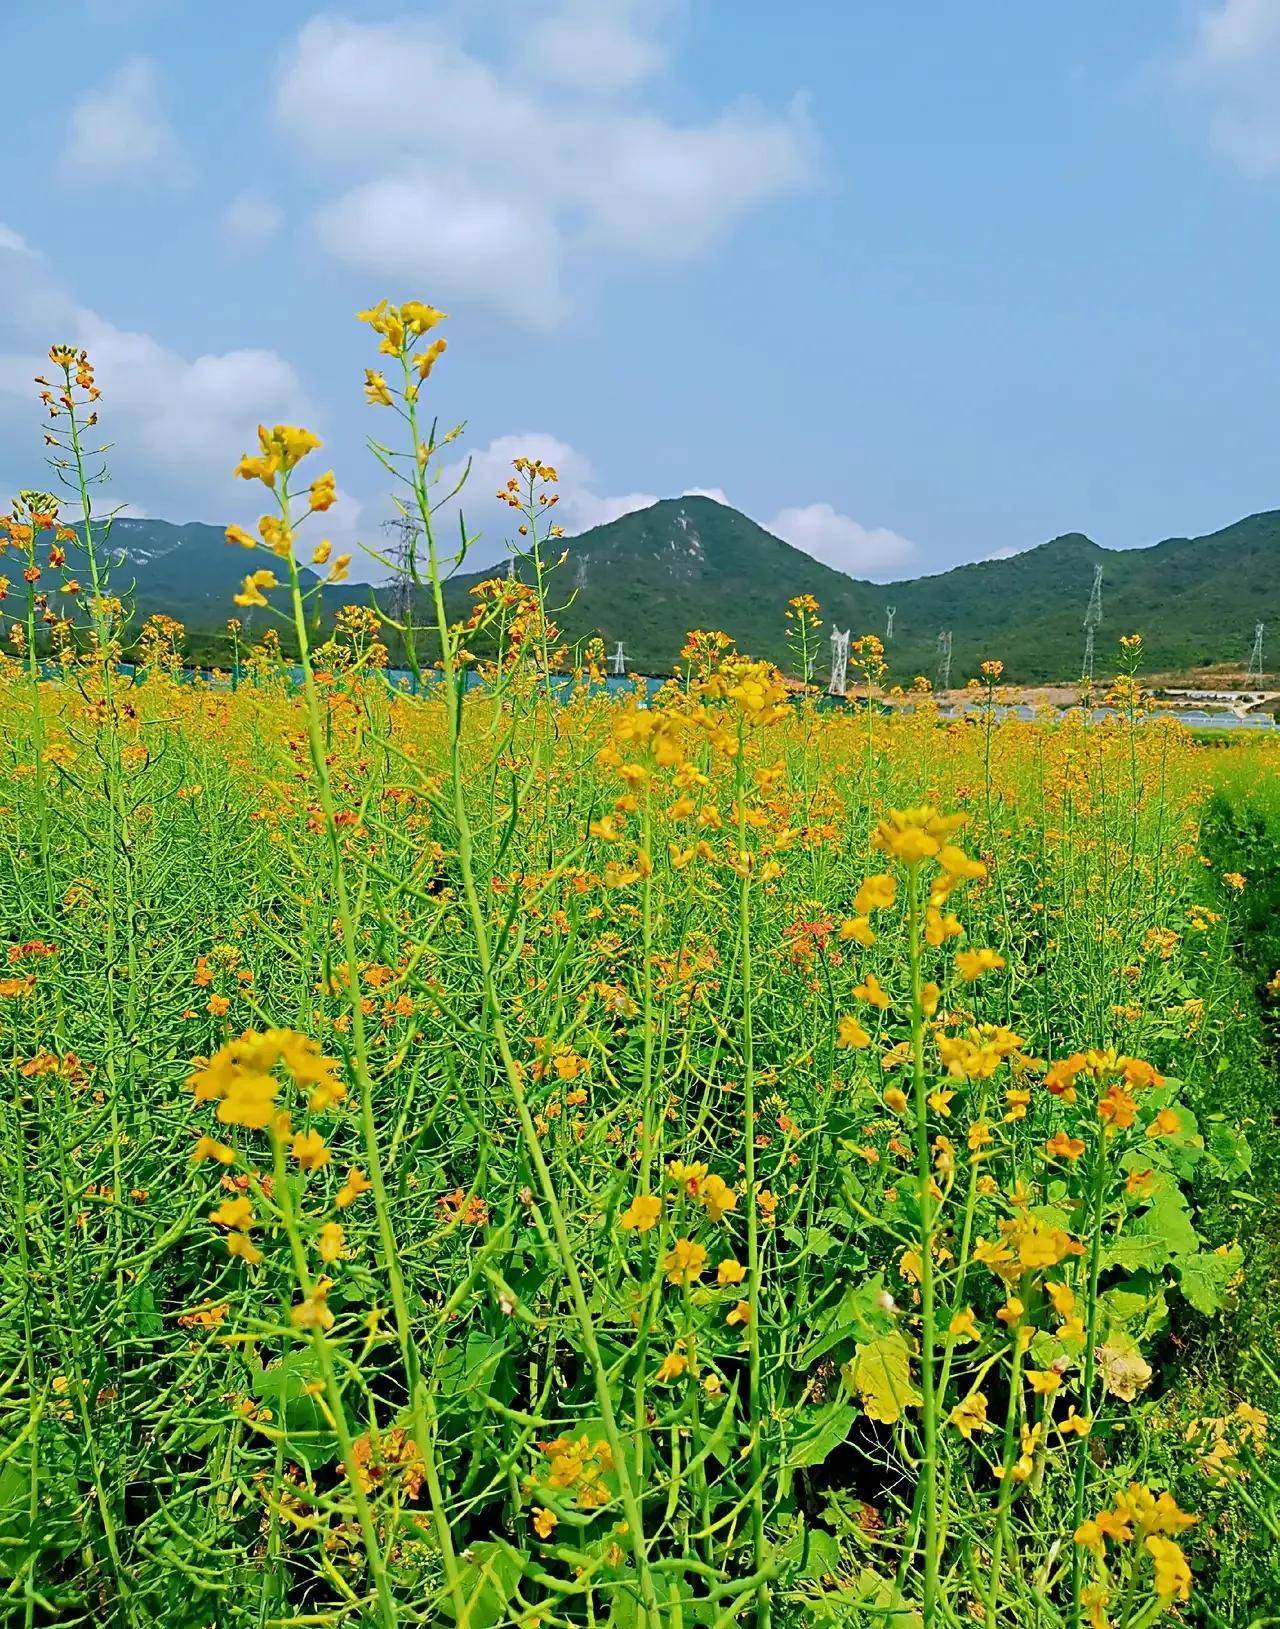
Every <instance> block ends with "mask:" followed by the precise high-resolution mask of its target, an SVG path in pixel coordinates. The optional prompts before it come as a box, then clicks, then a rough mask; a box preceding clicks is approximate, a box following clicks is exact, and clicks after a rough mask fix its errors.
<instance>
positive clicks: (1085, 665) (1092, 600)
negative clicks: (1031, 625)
mask: <svg viewBox="0 0 1280 1629" xmlns="http://www.w3.org/2000/svg"><path fill="white" fill-rule="evenodd" d="M1101 621H1102V567H1101V566H1095V567H1094V568H1093V587H1092V589H1091V590H1090V592H1089V607H1088V609H1087V610H1086V611H1085V614H1084V660H1083V661H1082V662H1081V664H1080V683H1081V684H1092V683H1093V635H1094V630H1095V629H1096V628H1097V627H1098V625H1099V624H1100V623H1101Z"/></svg>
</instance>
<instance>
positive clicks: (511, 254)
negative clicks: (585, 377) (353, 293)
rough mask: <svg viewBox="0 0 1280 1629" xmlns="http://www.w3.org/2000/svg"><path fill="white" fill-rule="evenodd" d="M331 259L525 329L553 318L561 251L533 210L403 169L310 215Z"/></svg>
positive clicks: (557, 307) (546, 223)
mask: <svg viewBox="0 0 1280 1629" xmlns="http://www.w3.org/2000/svg"><path fill="white" fill-rule="evenodd" d="M315 225H316V231H317V233H318V235H319V238H320V242H321V243H322V244H323V245H324V247H325V248H326V249H327V250H328V251H329V253H330V254H331V255H332V256H333V257H334V259H336V260H340V261H342V262H343V264H345V265H347V266H350V267H352V268H353V269H354V270H356V271H360V272H367V273H368V274H369V276H370V277H372V278H375V279H382V278H394V279H397V280H398V281H399V282H400V283H401V284H403V285H404V286H405V287H408V288H425V289H428V290H441V291H445V293H446V297H448V296H447V291H448V290H451V289H452V290H457V291H465V293H466V296H467V297H470V298H473V299H479V300H483V301H484V302H485V303H486V304H488V305H490V306H492V307H493V308H494V309H496V310H498V311H501V312H502V313H503V315H504V316H506V317H508V318H510V319H511V320H512V321H514V322H517V323H520V324H522V325H523V326H525V327H528V328H533V329H538V328H545V327H547V326H549V325H550V324H551V323H552V322H553V321H554V320H555V318H556V317H557V316H559V314H560V307H561V300H560V292H559V270H560V267H559V261H560V251H559V244H558V241H557V239H556V233H555V229H554V227H553V226H552V225H551V223H550V222H549V221H548V220H547V219H546V217H545V215H543V214H542V213H541V212H540V211H539V210H538V208H537V207H536V204H534V203H525V202H523V201H522V200H521V199H520V198H519V197H513V198H507V197H503V196H501V195H499V194H497V193H487V194H486V193H484V192H481V191H479V190H476V189H475V188H473V187H470V186H468V185H467V184H466V183H460V182H459V181H457V180H450V179H447V178H445V177H442V176H439V175H431V174H429V173H426V172H413V171H409V172H406V173H405V174H402V175H388V176H384V177H382V178H380V179H378V180H374V181H369V182H366V183H365V184H364V185H362V186H358V187H354V188H353V189H352V190H351V191H350V192H347V193H344V194H343V195H342V196H341V197H340V198H338V199H336V200H335V201H334V202H333V203H331V204H328V205H326V206H325V207H324V208H322V209H321V210H320V211H319V212H318V213H317V216H316V221H315Z"/></svg>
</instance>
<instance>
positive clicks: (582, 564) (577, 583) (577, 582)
mask: <svg viewBox="0 0 1280 1629" xmlns="http://www.w3.org/2000/svg"><path fill="white" fill-rule="evenodd" d="M573 586H574V588H585V587H586V586H587V557H586V555H585V554H580V555H579V556H578V563H577V566H576V567H575V568H574V573H573Z"/></svg>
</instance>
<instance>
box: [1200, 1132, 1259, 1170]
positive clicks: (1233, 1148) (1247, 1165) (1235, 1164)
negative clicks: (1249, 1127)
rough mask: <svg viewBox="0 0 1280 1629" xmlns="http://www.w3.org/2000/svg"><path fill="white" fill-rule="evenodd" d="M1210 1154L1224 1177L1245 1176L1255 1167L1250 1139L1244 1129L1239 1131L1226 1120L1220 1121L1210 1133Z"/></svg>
mask: <svg viewBox="0 0 1280 1629" xmlns="http://www.w3.org/2000/svg"><path fill="white" fill-rule="evenodd" d="M1209 1155H1210V1157H1211V1159H1212V1160H1213V1161H1214V1163H1215V1164H1216V1165H1217V1167H1218V1174H1219V1175H1220V1176H1223V1177H1227V1178H1232V1177H1239V1176H1245V1175H1247V1174H1248V1173H1249V1172H1250V1171H1252V1169H1253V1150H1252V1148H1250V1146H1249V1139H1248V1138H1247V1137H1246V1136H1245V1134H1244V1132H1243V1131H1237V1130H1236V1128H1235V1127H1234V1126H1232V1125H1228V1124H1227V1123H1226V1122H1225V1121H1220V1122H1219V1123H1218V1124H1217V1125H1215V1126H1214V1127H1213V1129H1212V1130H1211V1131H1210V1133H1209Z"/></svg>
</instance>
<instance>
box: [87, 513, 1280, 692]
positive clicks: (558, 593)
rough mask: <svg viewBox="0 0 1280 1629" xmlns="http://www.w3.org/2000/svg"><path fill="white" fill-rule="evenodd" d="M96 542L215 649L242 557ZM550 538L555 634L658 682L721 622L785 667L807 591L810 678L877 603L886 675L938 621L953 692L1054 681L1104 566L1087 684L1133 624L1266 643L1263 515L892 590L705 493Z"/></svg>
mask: <svg viewBox="0 0 1280 1629" xmlns="http://www.w3.org/2000/svg"><path fill="white" fill-rule="evenodd" d="M111 545H112V549H113V551H114V552H115V556H116V563H115V566H114V578H115V582H116V585H117V588H118V589H127V588H129V587H130V585H132V593H133V598H134V602H135V604H136V608H137V616H138V619H139V620H141V618H142V617H145V616H147V615H149V614H151V613H152V612H154V611H165V612H167V613H168V614H169V615H170V616H174V617H177V618H178V619H179V620H180V621H182V622H184V623H186V625H187V628H188V630H189V634H190V646H191V649H192V653H193V654H195V655H198V656H201V657H203V658H205V659H208V658H209V657H211V656H212V655H214V654H215V653H216V651H217V650H218V635H219V634H220V632H221V630H222V628H223V627H224V625H225V621H226V618H227V617H228V616H229V615H231V614H232V613H233V612H234V611H235V607H234V606H233V605H232V603H231V596H232V593H233V592H234V591H235V588H236V587H237V585H238V582H239V577H240V576H241V575H242V574H243V572H244V571H245V570H247V569H248V568H249V565H250V564H251V563H257V562H252V560H251V557H250V556H247V555H245V554H243V553H241V552H240V551H239V550H237V549H232V548H229V547H228V546H227V544H226V543H225V542H224V540H223V536H222V532H221V529H220V528H218V527H216V526H206V525H202V524H199V523H193V524H188V525H182V526H177V525H172V524H170V523H169V522H167V521H156V520H134V519H120V520H118V521H117V522H116V524H115V527H114V529H113V531H112V534H111ZM563 546H564V548H565V550H566V554H567V558H566V560H565V562H564V564H563V565H562V566H561V567H560V568H559V569H558V570H557V571H556V572H555V573H554V575H553V578H552V583H553V588H552V593H551V596H550V598H551V602H552V604H553V605H563V606H564V609H563V610H562V611H560V612H559V614H558V615H557V617H556V620H557V621H558V623H559V624H560V626H561V628H562V629H563V631H564V633H565V636H566V637H567V638H569V639H585V638H587V637H590V636H591V635H593V634H597V633H598V634H600V635H601V636H603V638H604V639H605V641H606V643H607V644H608V645H609V647H610V648H612V647H613V645H614V644H615V643H616V642H617V641H618V640H621V641H622V643H623V646H624V648H625V650H626V653H627V658H628V665H629V667H632V668H634V669H636V670H638V671H645V672H656V673H663V672H669V671H670V669H671V667H672V665H673V664H674V662H675V659H676V655H677V652H678V651H679V648H680V645H681V644H682V642H683V639H684V635H685V633H686V632H687V631H688V630H689V629H690V628H721V629H723V630H724V631H725V632H726V633H728V634H731V635H732V636H733V637H734V639H735V640H736V641H737V643H738V645H739V647H740V648H741V649H743V650H747V651H750V652H751V653H752V654H755V655H761V656H769V657H772V658H774V659H775V660H777V661H779V662H785V660H786V654H787V653H786V634H785V629H786V623H785V620H784V615H783V613H784V610H785V607H786V602H787V600H788V599H789V598H791V596H792V595H794V594H802V593H808V594H812V595H813V596H814V597H815V598H816V599H817V600H818V602H819V605H820V607H821V614H822V617H823V623H824V627H823V631H822V644H821V651H820V658H819V673H820V674H821V673H822V672H823V671H824V670H825V667H826V655H827V650H828V646H827V643H826V636H827V635H828V634H829V631H830V626H831V625H832V624H833V623H834V624H835V625H836V626H838V627H841V628H850V629H852V631H853V634H854V637H855V638H856V637H857V636H858V635H859V634H860V633H876V634H878V635H880V637H881V638H884V635H885V625H886V617H887V610H888V607H890V606H893V607H894V608H895V616H894V637H893V640H892V641H891V642H888V643H887V656H888V659H889V663H890V679H891V680H896V681H899V682H903V683H909V682H910V680H911V678H912V677H913V676H914V675H915V674H917V673H924V674H926V675H927V676H929V677H930V678H932V677H933V675H934V671H935V666H936V660H937V657H936V647H937V637H938V634H939V632H940V630H942V629H949V630H950V631H951V634H952V682H953V683H954V684H962V683H963V682H964V680H965V679H966V678H968V677H969V676H971V675H972V674H974V673H976V671H977V668H978V664H979V663H980V662H981V661H982V660H983V659H984V658H986V657H990V656H997V657H999V658H1001V660H1003V662H1004V664H1005V669H1006V675H1007V677H1008V678H1009V679H1010V680H1012V681H1015V682H1023V683H1031V682H1037V681H1046V680H1053V679H1058V680H1064V681H1070V680H1071V679H1072V678H1073V677H1075V676H1076V675H1077V674H1078V672H1079V668H1080V656H1081V648H1082V644H1083V636H1082V633H1081V624H1082V622H1083V618H1084V611H1085V606H1086V604H1087V602H1088V598H1089V590H1090V587H1091V585H1092V581H1093V573H1094V567H1095V566H1096V565H1101V566H1102V569H1103V590H1102V595H1103V622H1102V626H1101V628H1100V629H1099V631H1098V637H1097V649H1098V672H1099V674H1100V675H1102V674H1105V673H1107V672H1109V671H1110V669H1111V666H1112V652H1113V651H1114V648H1115V641H1116V640H1117V639H1118V638H1119V636H1120V635H1121V634H1124V633H1129V632H1133V631H1135V630H1138V631H1141V633H1142V634H1143V636H1144V638H1145V640H1146V647H1147V656H1146V663H1145V665H1146V667H1147V669H1148V670H1149V671H1174V670H1179V671H1181V670H1189V669H1194V668H1196V667H1199V666H1206V665H1209V664H1213V663H1219V662H1229V663H1234V664H1238V665H1241V666H1242V665H1243V663H1244V660H1245V656H1246V654H1247V652H1248V649H1249V645H1250V643H1251V640H1252V636H1253V627H1254V623H1255V622H1257V621H1262V622H1267V623H1270V624H1271V625H1272V626H1273V627H1274V628H1275V629H1276V637H1277V639H1280V570H1278V569H1277V568H1278V567H1280V511H1272V512H1269V513H1266V514H1260V515H1252V516H1250V517H1249V518H1248V519H1246V520H1241V521H1238V522H1236V524H1235V525H1233V526H1228V527H1226V528H1225V529H1224V530H1222V531H1220V532H1215V533H1213V534H1212V535H1211V536H1208V537H1200V538H1169V539H1167V540H1166V541H1165V542H1163V543H1157V544H1155V545H1153V546H1152V547H1150V548H1144V549H1125V550H1110V549H1103V548H1100V547H1099V546H1098V545H1097V544H1096V543H1093V542H1091V541H1090V540H1089V539H1088V538H1087V537H1084V536H1082V535H1081V534H1080V533H1078V532H1073V533H1068V534H1067V535H1065V536H1063V537H1057V538H1054V539H1053V540H1052V541H1051V542H1048V543H1042V544H1040V545H1039V547H1037V548H1033V549H1029V550H1027V552H1026V553H1024V554H1017V555H1013V556H1011V557H1009V558H1006V559H999V560H985V561H980V562H977V563H976V564H973V565H967V566H960V567H957V568H956V569H955V570H952V571H947V572H943V573H941V574H939V575H938V576H935V577H921V578H917V579H914V580H912V581H908V582H899V583H869V582H862V581H859V580H857V579H855V578H852V577H847V576H845V575H844V574H843V573H842V572H838V571H834V570H832V569H831V568H830V567H829V566H824V565H822V564H821V563H820V562H818V561H816V560H813V559H811V558H810V557H809V556H808V555H807V554H803V553H801V552H800V550H798V549H795V548H792V547H791V546H790V545H789V544H787V543H784V542H782V541H781V539H779V538H776V537H774V536H772V535H771V534H770V533H769V532H766V531H765V530H764V528H763V527H761V526H757V525H756V523H755V522H754V521H752V520H749V519H748V518H747V517H746V516H745V515H742V514H739V513H738V511H737V510H735V509H730V508H728V507H727V506H725V505H724V504H719V503H716V502H715V501H714V500H713V499H710V498H700V497H686V498H669V499H664V500H663V501H662V502H660V503H656V504H653V505H652V506H651V507H650V508H648V509H642V510H639V511H637V512H635V513H633V514H629V515H623V516H622V517H621V518H620V519H618V520H615V521H611V522H609V523H608V524H607V525H605V526H597V527H595V528H593V529H592V530H591V531H588V532H584V533H582V534H581V535H580V536H578V537H575V538H570V539H567V540H566V542H565V544H564V545H563ZM496 570H497V568H490V569H489V570H488V571H484V572H476V573H470V574H459V575H458V576H455V577H454V578H453V579H452V581H451V582H450V584H449V586H448V591H447V594H446V601H447V604H448V607H449V611H450V615H451V616H454V617H461V616H465V615H466V613H467V610H468V609H469V607H470V605H471V603H472V601H471V596H470V590H471V589H472V588H473V587H474V586H475V584H476V583H478V582H480V581H481V580H483V579H484V578H485V577H490V576H493V575H495V572H496ZM308 576H309V574H308ZM368 592H369V591H368V589H367V587H366V586H364V585H362V584H348V585H344V586H343V587H341V588H339V589H330V590H326V591H325V603H326V606H328V607H330V608H336V607H337V606H338V605H339V604H343V603H351V602H353V601H360V600H364V599H366V598H367V596H368ZM236 614H237V615H241V616H242V619H243V620H245V621H247V622H248V624H249V631H250V633H251V634H253V635H255V636H256V635H258V634H260V633H261V630H262V628H263V627H264V626H266V625H267V623H266V618H265V614H264V613H263V612H261V611H259V612H257V613H256V616H245V614H244V613H240V612H236ZM425 616H426V608H425V607H423V608H422V609H421V611H420V612H419V618H420V619H423V620H425ZM282 631H283V630H282ZM287 645H288V640H287V639H286V648H287ZM393 654H394V653H393ZM1271 665H1272V666H1274V665H1275V664H1271Z"/></svg>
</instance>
